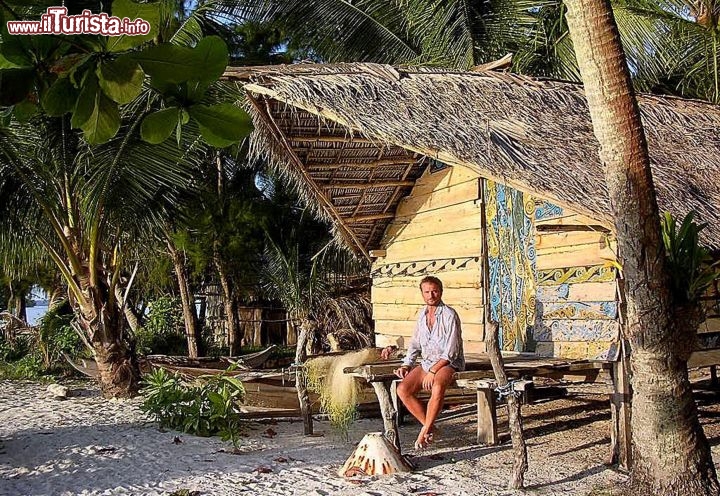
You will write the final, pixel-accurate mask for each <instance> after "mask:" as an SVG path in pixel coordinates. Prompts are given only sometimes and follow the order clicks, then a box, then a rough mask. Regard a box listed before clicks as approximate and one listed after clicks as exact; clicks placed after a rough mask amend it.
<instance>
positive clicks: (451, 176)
mask: <svg viewBox="0 0 720 496" xmlns="http://www.w3.org/2000/svg"><path fill="white" fill-rule="evenodd" d="M479 178H480V175H479V174H478V173H477V172H475V171H473V170H472V169H470V168H468V167H464V166H462V165H458V166H453V167H448V168H447V169H443V170H441V171H438V172H434V173H431V172H430V170H429V169H427V170H426V171H425V173H424V174H423V175H422V176H421V177H420V178H419V179H418V180H417V181H416V183H415V187H414V188H413V190H412V192H411V194H412V195H423V194H428V193H432V192H433V191H437V190H439V189H442V188H447V187H448V186H453V185H456V184H462V183H467V182H469V181H473V180H474V181H477V180H478V179H479Z"/></svg>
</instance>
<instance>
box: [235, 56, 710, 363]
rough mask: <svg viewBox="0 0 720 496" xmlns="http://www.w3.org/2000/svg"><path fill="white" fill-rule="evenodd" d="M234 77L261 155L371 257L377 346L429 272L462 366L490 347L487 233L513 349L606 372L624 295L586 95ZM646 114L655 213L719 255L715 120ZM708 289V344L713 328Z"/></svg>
mask: <svg viewBox="0 0 720 496" xmlns="http://www.w3.org/2000/svg"><path fill="white" fill-rule="evenodd" d="M226 77H227V79H229V80H234V81H237V82H238V84H242V85H244V88H245V90H246V92H247V95H248V98H249V101H250V110H251V113H252V115H253V118H254V121H255V126H256V133H255V144H254V151H255V153H256V154H257V155H262V156H264V157H265V158H267V159H269V160H270V161H271V162H272V163H274V164H275V165H276V166H277V167H278V168H279V169H280V170H283V171H285V172H286V173H287V174H288V175H290V176H292V177H293V178H294V179H295V181H296V182H297V184H299V185H300V187H301V189H302V191H304V193H305V195H306V198H307V199H308V200H309V202H310V203H311V204H313V205H315V206H317V209H318V211H319V212H320V213H321V214H323V215H324V216H325V217H326V218H328V219H329V220H331V221H332V223H333V225H334V226H335V228H336V230H337V234H338V236H340V237H341V238H342V239H343V240H344V241H345V242H346V243H347V245H348V246H350V247H351V248H352V249H354V250H355V251H357V252H358V253H361V254H362V255H364V256H366V257H369V258H372V259H373V260H374V261H373V265H372V278H373V286H372V303H373V317H374V319H375V329H376V342H377V344H378V345H379V346H383V345H386V344H399V345H400V346H403V345H404V344H406V342H407V340H408V337H409V336H410V335H411V333H412V331H413V328H414V321H415V318H416V315H417V311H418V310H419V309H420V303H421V302H420V295H419V293H418V290H417V283H418V280H419V279H420V278H421V277H422V276H424V275H428V274H432V275H436V276H438V277H440V278H441V279H442V280H443V281H444V283H445V287H446V290H445V295H444V299H445V300H446V301H447V302H448V304H450V305H452V306H454V307H455V308H456V309H457V310H458V312H459V314H460V316H461V318H462V321H463V337H464V341H465V350H466V352H469V353H472V352H482V351H484V343H483V339H484V328H483V322H484V318H483V302H482V295H481V293H482V292H481V287H482V285H481V274H482V273H483V271H482V270H481V269H482V268H481V260H482V257H481V246H482V244H483V243H482V237H483V236H485V235H487V240H488V246H489V249H488V254H489V259H490V278H491V281H490V288H491V301H490V308H491V309H492V310H491V311H492V312H493V314H494V317H495V319H497V320H498V321H499V322H500V323H501V340H502V347H503V348H504V349H505V350H513V351H529V352H532V351H534V352H535V353H537V354H539V355H543V356H555V357H567V358H589V359H610V360H612V359H614V358H616V356H617V354H618V353H617V349H618V346H617V343H618V340H619V336H620V322H621V314H622V311H621V309H622V292H623V290H622V284H621V283H620V281H619V279H618V273H617V270H616V268H615V266H614V265H613V264H612V263H610V262H612V261H613V260H615V258H616V243H615V239H614V234H613V230H612V224H611V222H610V218H609V206H608V198H607V192H606V187H605V183H604V180H603V174H602V170H601V165H600V163H599V159H598V153H597V148H598V143H597V141H596V140H595V137H594V136H593V133H592V125H591V122H590V117H589V113H588V109H587V104H586V102H585V98H584V95H583V89H582V87H581V86H579V85H575V84H568V83H561V82H556V81H542V80H537V79H531V78H527V77H520V76H515V75H510V74H501V73H490V72H474V73H458V72H450V71H439V70H432V69H398V68H393V67H390V66H384V65H374V64H342V65H293V66H272V67H261V68H229V69H228V71H227V72H226ZM639 103H640V108H641V110H642V116H643V121H644V124H645V128H646V133H647V138H648V141H649V147H650V155H651V160H652V167H653V173H654V178H655V185H656V188H657V195H658V202H659V204H660V208H661V209H662V210H668V211H670V212H672V213H673V214H675V215H676V216H682V215H684V214H686V213H687V212H688V211H690V210H695V211H696V212H697V213H698V217H699V220H700V221H702V222H707V223H708V224H709V225H708V227H707V229H705V230H704V231H703V239H702V241H703V242H704V243H705V244H706V245H707V246H709V247H710V248H712V249H713V250H715V251H718V250H720V134H719V133H718V130H719V129H720V109H719V108H718V107H716V106H713V105H709V104H706V103H702V102H697V101H688V100H682V99H677V98H668V97H658V96H648V95H643V96H640V97H639ZM483 205H484V210H485V214H486V216H485V217H486V219H487V221H486V222H485V224H484V225H483V223H482V221H481V219H482V216H481V211H482V210H483ZM715 290H716V291H715V294H714V295H713V296H712V297H711V298H709V299H708V302H707V303H708V309H709V313H710V315H711V318H709V319H708V320H707V322H705V323H704V324H703V327H702V329H701V332H702V333H703V335H704V336H705V339H704V344H703V345H702V346H701V347H704V348H712V347H714V345H715V338H716V333H717V331H720V318H718V317H719V315H718V314H720V307H719V303H718V295H717V288H715ZM717 334H720V333H717ZM718 356H720V355H717V354H716V353H715V352H712V351H703V352H701V353H699V354H698V353H696V355H695V356H694V357H693V359H692V360H691V363H692V364H694V365H699V364H701V363H708V364H709V363H715V362H718V358H717V357H718Z"/></svg>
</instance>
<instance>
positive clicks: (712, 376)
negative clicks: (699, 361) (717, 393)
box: [710, 365, 718, 387]
mask: <svg viewBox="0 0 720 496" xmlns="http://www.w3.org/2000/svg"><path fill="white" fill-rule="evenodd" d="M710 385H711V386H713V387H717V385H718V378H717V366H715V365H710Z"/></svg>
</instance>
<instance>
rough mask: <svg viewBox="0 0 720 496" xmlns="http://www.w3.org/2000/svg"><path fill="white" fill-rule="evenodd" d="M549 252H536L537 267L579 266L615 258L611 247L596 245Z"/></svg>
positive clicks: (600, 263)
mask: <svg viewBox="0 0 720 496" xmlns="http://www.w3.org/2000/svg"><path fill="white" fill-rule="evenodd" d="M555 250H556V249H551V250H550V253H548V252H545V253H538V255H537V269H538V270H548V269H557V268H562V267H581V266H585V265H602V264H604V263H606V262H607V261H608V260H615V259H616V256H615V252H614V250H613V249H611V248H598V246H597V245H582V249H580V247H578V249H573V250H572V251H564V252H556V251H555Z"/></svg>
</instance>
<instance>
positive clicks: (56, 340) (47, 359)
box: [36, 304, 86, 369]
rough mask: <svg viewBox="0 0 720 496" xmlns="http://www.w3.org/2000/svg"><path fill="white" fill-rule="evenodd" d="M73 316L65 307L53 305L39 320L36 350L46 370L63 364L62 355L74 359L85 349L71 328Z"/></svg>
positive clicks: (67, 307)
mask: <svg viewBox="0 0 720 496" xmlns="http://www.w3.org/2000/svg"><path fill="white" fill-rule="evenodd" d="M72 319H73V314H72V312H71V310H70V308H69V306H67V305H64V304H62V305H55V306H53V308H50V309H49V310H48V311H47V312H46V313H45V315H44V316H43V317H42V319H41V320H40V325H39V326H38V327H37V335H36V350H37V351H38V352H39V353H40V354H41V356H42V361H43V365H44V367H45V368H46V369H51V368H53V366H55V365H58V364H63V363H64V359H63V356H62V354H63V353H65V354H67V355H68V356H71V357H76V356H78V355H80V354H82V353H83V352H84V351H85V350H86V348H85V345H84V344H83V342H82V340H81V339H80V336H78V334H77V332H75V330H74V329H73V328H72V325H71V322H72Z"/></svg>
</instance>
